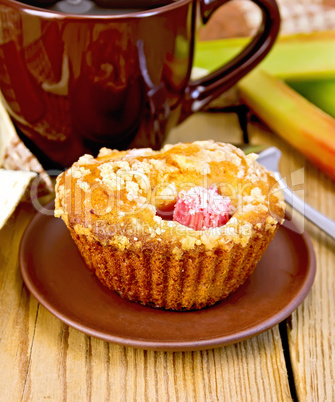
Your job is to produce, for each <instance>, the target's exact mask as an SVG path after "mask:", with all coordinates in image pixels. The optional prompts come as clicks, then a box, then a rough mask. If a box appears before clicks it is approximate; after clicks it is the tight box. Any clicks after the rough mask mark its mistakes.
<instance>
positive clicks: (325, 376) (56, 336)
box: [0, 114, 335, 402]
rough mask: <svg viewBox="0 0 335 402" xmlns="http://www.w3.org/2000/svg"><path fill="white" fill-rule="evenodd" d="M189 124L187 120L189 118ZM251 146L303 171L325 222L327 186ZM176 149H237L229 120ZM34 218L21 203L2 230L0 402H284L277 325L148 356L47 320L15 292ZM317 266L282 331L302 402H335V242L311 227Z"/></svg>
mask: <svg viewBox="0 0 335 402" xmlns="http://www.w3.org/2000/svg"><path fill="white" fill-rule="evenodd" d="M191 119H193V117H192V118H191ZM251 134H252V141H253V142H254V143H269V144H273V145H277V146H279V147H280V148H281V149H282V151H283V160H282V163H281V170H282V173H283V174H284V175H287V176H289V177H291V173H292V171H294V170H296V169H299V168H301V167H305V179H306V182H305V184H304V185H303V186H301V185H300V184H298V185H297V189H300V190H301V189H302V187H303V190H304V193H305V199H306V200H307V201H309V202H310V203H311V204H312V205H314V206H316V207H318V208H319V209H320V210H322V212H324V213H328V214H329V215H332V217H333V218H335V216H334V212H332V211H333V205H334V202H335V195H334V186H333V184H332V183H330V182H329V181H327V179H325V178H324V177H323V176H322V174H321V173H319V172H318V171H317V170H316V169H314V167H313V166H311V165H309V164H306V162H305V160H304V159H303V158H302V157H299V155H297V154H296V153H295V152H294V150H293V149H291V148H289V147H288V146H287V145H286V144H285V143H283V142H281V140H280V139H279V138H278V137H276V136H274V135H273V134H269V133H268V132H266V130H262V129H261V128H260V127H258V126H256V125H253V126H252V127H251ZM172 135H173V137H171V138H174V139H175V140H182V141H187V140H190V139H198V138H202V139H205V138H215V139H216V140H221V141H233V142H238V141H240V132H239V129H238V128H237V127H236V119H235V117H234V116H227V115H214V116H213V115H212V116H207V115H202V114H201V115H198V116H197V117H195V119H193V121H191V120H190V121H187V122H185V123H184V124H183V125H182V126H181V127H179V128H178V129H177V130H176V131H175V132H174V133H172ZM32 215H33V210H32V207H30V206H28V205H27V204H21V205H20V207H19V208H18V209H17V210H16V212H15V214H14V215H13V216H12V217H11V218H10V220H9V221H8V223H7V224H6V226H5V227H4V228H3V229H2V230H1V231H0V244H1V248H0V300H1V301H0V390H1V392H0V401H6V402H7V401H21V400H22V401H41V400H44V399H46V400H51V401H78V400H80V401H99V402H100V401H113V402H114V401H236V400H242V401H290V400H291V394H290V389H289V381H288V380H289V379H288V374H287V367H286V362H285V359H284V353H283V346H282V342H281V338H280V333H279V329H278V326H276V327H274V328H272V329H271V330H269V331H267V332H265V333H263V334H261V335H259V336H257V337H254V338H252V339H250V340H247V341H244V342H241V343H238V344H236V345H232V346H229V347H223V348H216V349H210V350H207V351H198V352H185V353H182V352H179V353H172V352H153V351H144V350H139V349H133V348H126V347H122V346H118V345H114V344H111V343H106V342H104V341H101V340H99V339H95V338H93V337H89V336H86V335H85V334H82V333H80V332H79V331H77V330H75V329H72V328H70V327H68V326H67V325H65V324H63V323H62V322H61V321H59V320H58V319H57V318H55V317H54V316H52V315H51V314H50V313H49V312H48V311H46V310H45V309H44V307H42V306H40V305H39V304H38V303H37V302H36V300H35V299H34V298H33V297H32V296H30V294H29V292H28V291H27V290H26V288H25V286H24V285H23V283H22V279H21V276H20V272H19V266H18V248H19V242H20V239H21V236H22V233H23V230H24V228H25V226H26V225H27V223H28V222H29V220H30V218H31V217H32ZM306 229H307V230H308V231H309V232H310V234H311V237H312V240H313V243H314V246H315V251H316V255H317V261H318V273H317V278H316V281H315V284H314V286H313V288H312V291H311V293H310V294H309V296H308V297H307V298H306V300H305V301H304V303H303V304H302V305H301V307H299V308H298V309H297V310H296V311H295V312H294V314H293V315H292V320H291V324H290V327H289V329H288V339H289V349H290V350H289V352H290V356H291V363H292V370H293V374H294V383H295V388H296V390H297V395H298V397H299V400H302V401H304V400H311V401H312V400H313V401H315V400H334V399H335V398H334V363H333V359H332V357H333V356H332V355H333V350H334V320H335V316H334V294H335V289H334V275H335V270H334V243H332V242H331V241H330V239H327V237H326V236H325V235H323V234H321V233H320V232H319V231H318V230H317V229H316V228H315V227H313V226H312V225H306Z"/></svg>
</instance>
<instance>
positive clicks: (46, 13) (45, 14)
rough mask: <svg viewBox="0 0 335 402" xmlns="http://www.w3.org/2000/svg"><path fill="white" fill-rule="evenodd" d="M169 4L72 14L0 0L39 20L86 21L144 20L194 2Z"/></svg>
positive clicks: (173, 1)
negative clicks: (146, 8)
mask: <svg viewBox="0 0 335 402" xmlns="http://www.w3.org/2000/svg"><path fill="white" fill-rule="evenodd" d="M169 1H171V3H168V4H165V5H162V6H158V7H155V8H149V9H148V10H143V11H134V12H129V13H120V14H74V13H65V12H62V11H56V10H49V9H48V8H43V7H37V6H32V5H30V4H26V3H23V2H21V1H16V0H0V4H4V5H7V6H10V7H13V6H15V7H14V8H15V9H18V10H20V11H21V12H24V13H27V14H31V15H35V16H38V17H40V18H44V19H48V18H57V19H68V18H70V19H83V20H84V19H85V20H86V19H87V20H119V19H120V20H122V19H130V18H145V17H150V16H154V15H157V14H162V13H164V12H167V11H170V10H174V9H177V8H179V7H181V6H182V5H184V4H188V3H192V2H193V1H194V0H169Z"/></svg>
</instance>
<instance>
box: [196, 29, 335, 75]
mask: <svg viewBox="0 0 335 402" xmlns="http://www.w3.org/2000/svg"><path fill="white" fill-rule="evenodd" d="M248 41H249V39H248V38H237V39H236V38H235V39H222V40H215V41H204V42H198V43H197V45H196V51H195V60H194V65H195V66H196V67H200V68H203V69H206V70H209V71H213V70H215V69H217V68H218V67H220V66H221V65H223V64H225V63H226V62H227V61H228V60H230V59H231V58H232V57H233V56H235V55H236V54H238V53H239V52H240V51H241V49H242V48H243V47H244V46H245V45H246V44H247V43H248ZM259 67H260V68H261V69H262V70H263V71H266V72H268V73H270V74H272V75H275V76H276V77H279V78H282V79H287V80H296V81H298V80H299V81H304V80H313V79H314V80H315V79H320V78H323V79H324V78H335V31H326V32H314V33H308V34H296V35H289V36H282V37H280V38H279V39H278V40H277V42H276V44H275V45H274V47H273V48H272V49H271V51H270V53H269V54H268V55H267V56H266V57H265V59H264V60H263V61H262V62H261V63H260V65H259Z"/></svg>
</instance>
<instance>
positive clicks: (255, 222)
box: [55, 141, 285, 311]
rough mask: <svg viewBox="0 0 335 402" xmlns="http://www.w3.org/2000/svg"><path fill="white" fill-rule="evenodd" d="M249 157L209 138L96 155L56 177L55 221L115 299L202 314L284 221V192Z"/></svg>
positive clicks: (245, 271)
mask: <svg viewBox="0 0 335 402" xmlns="http://www.w3.org/2000/svg"><path fill="white" fill-rule="evenodd" d="M256 159H257V155H255V154H250V155H245V154H244V153H243V152H242V151H241V150H240V149H238V148H236V147H234V146H233V145H230V144H224V143H215V142H213V141H197V142H193V143H187V144H176V145H166V146H165V147H163V148H162V149H161V150H160V151H153V150H152V149H149V148H145V149H132V150H127V151H116V150H110V149H106V148H102V149H101V150H100V153H99V155H98V156H97V158H93V156H91V155H84V156H82V157H81V158H80V159H79V160H78V162H76V163H74V164H73V166H72V167H71V168H70V169H68V170H67V171H66V172H64V173H62V174H61V175H60V176H59V177H58V178H57V185H56V202H55V216H56V217H61V218H62V219H63V221H64V222H65V224H66V226H67V227H68V229H69V231H70V233H71V236H72V238H73V240H74V241H75V243H76V245H77V247H78V249H79V251H80V253H81V255H82V257H83V259H84V260H85V262H86V264H87V266H88V267H89V269H91V270H92V271H93V272H94V273H95V275H96V276H97V278H98V279H99V280H100V281H101V282H102V283H103V284H104V285H105V286H107V287H108V288H109V289H111V290H113V291H115V292H117V293H118V294H119V295H120V296H121V297H124V298H127V299H128V300H131V301H134V302H138V303H141V304H143V305H147V306H152V307H157V308H163V309H167V310H178V311H182V310H194V309H201V308H204V307H208V306H211V305H213V304H215V303H217V302H219V301H220V300H223V299H224V298H226V297H227V296H228V295H229V294H230V293H232V292H234V291H236V290H237V289H238V288H239V287H240V286H241V285H242V284H243V283H244V282H245V281H246V280H247V278H248V277H249V276H250V274H251V273H252V272H253V270H254V269H255V267H256V265H257V263H258V261H259V260H260V259H261V257H262V256H263V254H264V252H265V250H266V248H267V246H268V245H269V243H270V242H271V240H272V239H273V237H274V235H275V233H276V231H277V229H278V227H279V226H280V224H281V223H282V221H283V218H284V212H285V203H284V200H283V194H282V191H281V190H280V187H279V185H278V183H277V182H276V180H275V178H274V176H273V174H272V173H271V172H268V171H267V170H266V169H265V168H264V167H262V166H261V165H260V164H258V163H257V161H256Z"/></svg>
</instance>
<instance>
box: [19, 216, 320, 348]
mask: <svg viewBox="0 0 335 402" xmlns="http://www.w3.org/2000/svg"><path fill="white" fill-rule="evenodd" d="M19 257H20V266H21V273H22V276H23V279H24V281H25V283H26V285H27V287H28V289H29V290H30V292H31V293H32V294H33V295H34V296H35V297H36V299H37V300H38V301H39V302H40V303H41V304H42V305H43V306H44V307H45V308H47V309H48V310H49V311H50V312H51V313H52V314H54V315H55V316H56V317H58V318H59V319H60V320H62V321H63V322H65V323H66V324H68V325H70V326H71V327H73V328H76V329H78V330H80V331H82V332H84V333H86V334H88V335H92V336H95V337H97V338H101V339H103V340H106V341H109V342H114V343H117V344H121V345H125V346H133V347H137V348H143V349H153V350H170V351H186V350H201V349H208V348H212V347H217V346H223V345H228V344H232V343H235V342H238V341H241V340H243V339H247V338H250V337H252V336H254V335H256V334H259V333H261V332H263V331H265V330H267V329H269V328H271V327H272V326H274V325H275V324H278V323H279V322H281V321H282V320H284V319H285V318H287V317H288V316H289V315H290V314H291V313H292V311H293V310H294V309H296V307H297V306H298V305H299V304H300V303H301V302H302V301H303V299H304V298H305V297H306V295H307V293H308V291H309V290H310V288H311V286H312V283H313V280H314V276H315V268H316V264H315V256H314V251H313V247H312V243H311V241H310V239H309V237H308V235H306V234H303V235H301V234H299V233H297V227H296V225H295V224H294V223H292V222H286V224H285V226H284V227H281V228H280V229H279V231H278V232H277V234H276V236H275V238H274V240H273V241H272V243H271V244H270V246H269V248H268V250H267V251H266V253H265V255H264V256H263V258H262V260H261V261H260V263H259V264H258V266H257V268H256V270H255V272H254V273H253V275H252V276H251V277H250V278H249V280H248V281H247V282H246V283H245V284H244V285H243V286H242V287H241V288H240V289H239V290H238V291H237V292H236V293H234V294H232V295H231V296H229V297H228V298H227V299H226V300H224V301H223V302H220V303H218V304H216V305H215V306H213V307H210V308H207V309H204V310H200V311H192V312H172V311H163V310H157V309H153V308H150V307H144V306H141V305H138V304H136V303H132V302H129V301H127V300H124V299H122V298H121V297H119V296H118V295H117V294H115V293H114V292H111V291H109V290H108V289H107V288H105V287H104V286H103V285H101V284H100V282H99V281H98V280H97V279H96V278H95V276H94V275H93V274H92V273H91V272H90V271H89V270H88V269H87V268H86V266H85V263H84V262H83V260H82V259H81V256H80V255H79V253H78V251H77V248H76V246H75V244H74V242H73V241H72V239H71V237H70V235H69V233H68V231H67V228H66V226H65V225H64V223H63V222H62V221H61V220H60V219H56V218H53V217H51V216H46V215H42V214H37V215H36V216H35V217H34V219H33V220H32V222H31V223H30V224H29V226H28V228H27V230H26V232H25V234H24V236H23V238H22V242H21V247H20V256H19Z"/></svg>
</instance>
